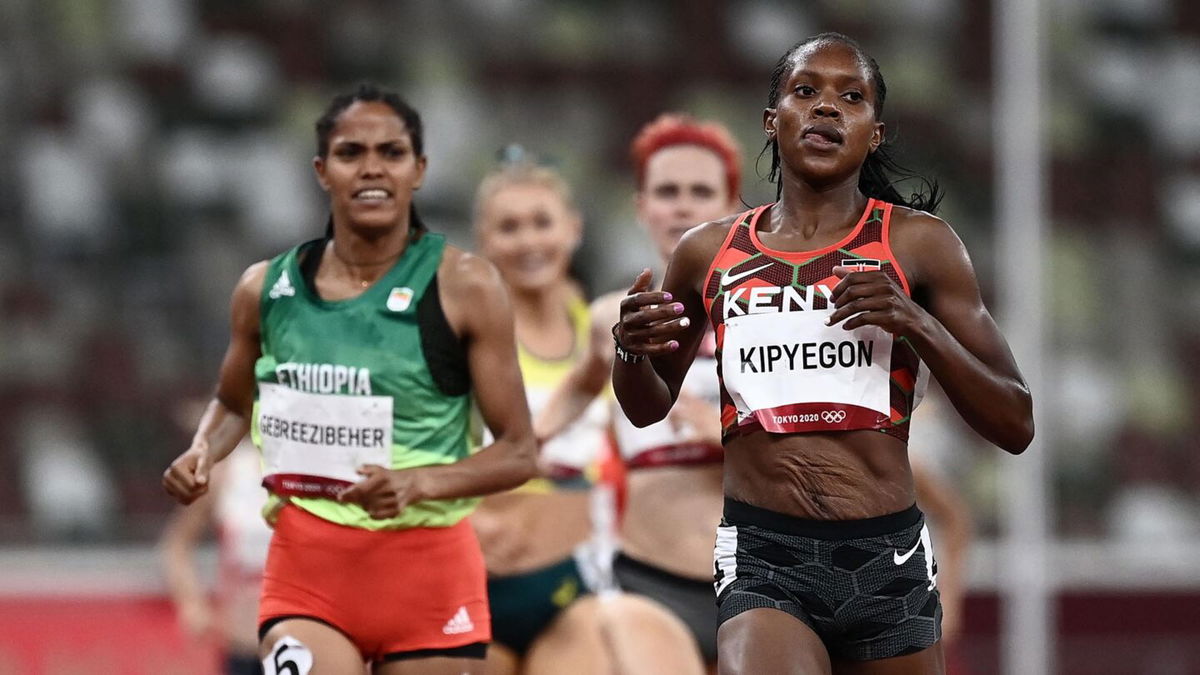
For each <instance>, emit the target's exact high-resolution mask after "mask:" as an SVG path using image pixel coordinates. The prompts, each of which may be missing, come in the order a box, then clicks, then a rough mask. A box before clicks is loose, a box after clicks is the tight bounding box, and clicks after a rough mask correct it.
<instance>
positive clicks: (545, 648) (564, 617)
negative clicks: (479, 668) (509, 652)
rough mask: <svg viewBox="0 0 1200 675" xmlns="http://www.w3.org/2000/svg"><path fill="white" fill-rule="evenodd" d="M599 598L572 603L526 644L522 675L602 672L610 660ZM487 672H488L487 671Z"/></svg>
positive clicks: (609, 669) (610, 664)
mask: <svg viewBox="0 0 1200 675" xmlns="http://www.w3.org/2000/svg"><path fill="white" fill-rule="evenodd" d="M598 603H599V600H598V598H597V597H596V596H594V595H589V596H585V597H582V598H579V599H578V600H576V601H574V602H572V603H571V604H570V605H568V606H567V607H566V609H564V610H563V611H562V612H560V613H559V615H558V616H557V617H555V619H554V621H552V622H551V623H550V625H549V626H547V627H546V630H544V631H542V633H541V635H538V636H537V638H535V639H534V641H533V642H532V643H531V644H530V645H529V650H528V651H526V653H525V659H524V663H523V666H522V668H521V673H522V675H554V674H557V673H564V672H569V673H572V675H601V674H606V673H610V672H613V670H614V668H613V662H612V660H611V658H610V656H609V650H608V648H607V647H606V646H605V644H604V636H603V635H602V633H601V629H600V615H599V604H598ZM488 675H491V674H490V673H489V674H488Z"/></svg>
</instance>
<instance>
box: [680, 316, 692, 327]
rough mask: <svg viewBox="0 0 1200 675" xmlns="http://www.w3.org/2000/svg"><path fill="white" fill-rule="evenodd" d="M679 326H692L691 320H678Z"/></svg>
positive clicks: (684, 318) (685, 318)
mask: <svg viewBox="0 0 1200 675" xmlns="http://www.w3.org/2000/svg"><path fill="white" fill-rule="evenodd" d="M679 325H680V326H683V327H684V328H687V327H688V326H690V325H692V320H691V319H689V318H687V317H686V316H685V317H683V318H682V319H680V320H679Z"/></svg>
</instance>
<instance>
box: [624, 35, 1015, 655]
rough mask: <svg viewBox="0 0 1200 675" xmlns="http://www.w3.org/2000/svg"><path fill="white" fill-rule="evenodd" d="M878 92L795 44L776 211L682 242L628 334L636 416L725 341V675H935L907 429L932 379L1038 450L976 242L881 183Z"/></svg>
mask: <svg viewBox="0 0 1200 675" xmlns="http://www.w3.org/2000/svg"><path fill="white" fill-rule="evenodd" d="M885 93H886V89H885V86H884V82H883V78H882V77H881V75H880V73H879V69H878V66H877V65H876V64H875V62H874V61H873V60H872V59H871V58H869V57H868V56H867V55H866V54H865V53H864V52H863V50H862V48H861V47H859V46H858V44H857V43H855V42H854V41H853V40H851V39H849V38H847V37H845V36H843V35H839V34H831V33H826V34H821V35H818V36H815V37H812V38H809V39H808V40H805V41H803V42H801V43H799V44H797V45H796V46H794V47H793V48H792V49H790V50H788V52H787V53H786V54H785V55H784V56H783V58H782V59H781V60H780V62H779V64H778V65H777V66H776V69H775V72H774V74H773V76H772V82H771V91H770V96H769V99H768V108H767V109H766V110H765V111H764V114H763V127H764V130H765V132H766V134H767V137H768V139H769V140H768V143H769V145H770V146H771V147H772V159H773V167H772V169H773V170H772V178H774V177H775V176H776V175H778V178H779V191H778V195H779V197H778V201H777V202H775V203H774V204H769V205H765V206H761V207H758V208H756V209H753V210H751V211H749V212H746V213H744V214H741V215H739V216H735V217H731V218H726V219H723V220H719V221H714V222H711V223H706V224H704V225H701V226H699V227H697V228H695V229H693V230H691V231H689V232H688V233H687V234H686V235H685V236H684V238H683V240H682V241H681V242H680V244H679V247H678V248H677V249H676V251H675V254H674V255H673V256H672V259H671V264H670V267H669V268H668V270H667V273H666V279H665V282H664V284H663V290H662V291H661V292H651V291H650V290H649V289H650V274H649V272H643V273H642V275H640V276H639V277H638V279H637V281H635V282H634V285H633V287H632V288H631V289H630V293H629V296H628V297H627V298H626V299H625V300H624V301H623V302H622V306H621V321H620V322H619V323H618V324H617V325H616V326H614V337H615V338H616V340H617V354H618V356H619V357H620V358H619V359H618V360H617V361H616V362H615V364H614V367H613V385H614V388H615V390H616V394H617V397H618V399H619V400H620V402H621V406H622V408H623V409H624V411H625V413H626V414H627V415H628V416H629V418H630V420H631V421H633V422H634V423H635V424H639V425H646V424H650V423H652V422H655V421H657V420H660V419H662V418H663V417H664V416H666V414H667V412H668V411H669V410H670V408H671V405H672V403H673V402H674V400H675V397H676V396H677V395H678V392H679V388H680V384H681V383H682V381H683V379H684V376H685V375H686V373H687V370H688V368H689V366H690V365H691V363H692V360H693V358H694V357H695V354H696V351H697V349H698V348H699V345H700V340H701V338H702V336H703V334H704V321H710V322H711V323H712V324H713V327H714V329H715V330H716V332H717V338H718V346H719V349H720V354H719V355H718V358H717V363H718V374H719V375H720V378H721V388H722V404H723V405H722V412H721V421H722V426H723V431H724V434H723V443H724V445H725V478H724V488H725V496H726V503H725V516H724V519H723V522H722V524H721V527H720V528H719V529H718V533H717V545H716V589H717V606H718V613H719V621H720V623H721V626H720V629H719V631H718V638H717V640H718V655H719V665H720V671H721V672H722V673H872V674H874V673H942V672H943V670H944V666H943V663H942V651H941V646H940V644H939V638H940V625H939V619H940V607H939V605H938V597H937V591H936V565H935V563H934V560H933V552H932V547H931V544H930V542H929V535H928V530H927V529H926V528H925V527H924V520H923V517H922V515H921V512H920V511H919V510H917V508H916V506H915V504H914V491H913V480H912V473H911V469H910V468H909V464H908V457H907V453H906V440H907V435H908V428H907V423H908V417H909V415H910V413H911V410H912V408H913V406H914V405H915V404H916V402H917V401H918V400H919V397H920V393H921V385H922V384H923V382H924V380H925V378H926V376H927V375H928V374H932V375H933V376H934V377H937V378H938V381H939V382H940V383H941V385H942V388H943V389H944V390H945V392H946V394H947V396H948V397H949V398H950V400H951V401H952V402H953V404H954V406H955V408H956V409H957V410H958V412H959V414H960V415H962V417H963V418H964V419H965V420H966V421H967V422H968V423H969V424H970V425H971V426H972V427H973V428H974V429H975V430H976V431H977V432H978V433H979V434H981V435H982V436H983V437H984V438H986V439H988V440H989V441H991V442H992V443H995V444H996V445H998V446H1000V447H1002V448H1004V449H1005V450H1007V451H1009V452H1011V453H1014V454H1015V453H1019V452H1021V451H1023V450H1024V449H1025V448H1026V447H1027V446H1028V445H1029V442H1030V440H1031V439H1032V437H1033V417H1032V400H1031V398H1030V395H1029V390H1028V388H1027V387H1026V385H1025V382H1024V381H1023V379H1022V377H1021V374H1020V372H1019V371H1018V370H1017V366H1016V364H1015V362H1014V360H1013V358H1012V355H1011V353H1010V351H1009V349H1008V346H1007V344H1006V343H1005V341H1004V338H1003V336H1002V335H1001V334H1000V332H999V330H998V329H997V327H996V325H995V323H994V322H993V320H992V318H991V316H990V315H989V314H988V311H987V309H986V308H985V307H984V305H983V302H982V300H981V298H980V295H979V287H978V283H977V281H976V278H975V273H974V270H973V268H972V266H971V262H970V260H969V258H968V257H967V254H966V251H965V249H964V247H963V245H962V242H961V241H959V239H958V237H957V236H956V235H955V234H954V232H953V230H951V229H950V227H949V226H948V225H946V223H945V222H943V221H941V220H939V219H937V218H935V217H933V216H932V215H930V214H929V213H926V212H924V211H925V210H926V209H930V208H933V207H934V206H936V201H937V200H936V188H935V189H934V190H933V192H932V194H930V195H929V196H927V197H924V198H922V197H917V196H914V197H913V198H912V199H910V200H905V199H903V198H902V197H901V196H900V195H899V193H898V192H897V191H896V189H895V188H894V187H893V186H892V184H891V182H890V180H889V179H888V177H887V170H888V169H891V168H893V167H894V166H895V165H894V164H893V163H892V162H891V160H890V159H888V158H887V156H886V149H885V148H881V146H882V145H883V144H884V125H883V123H882V122H881V121H880V120H881V114H882V110H883V103H884V98H885ZM647 356H649V357H650V358H649V359H646V358H645V357H647Z"/></svg>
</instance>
